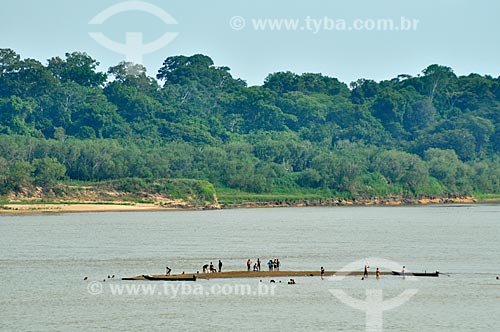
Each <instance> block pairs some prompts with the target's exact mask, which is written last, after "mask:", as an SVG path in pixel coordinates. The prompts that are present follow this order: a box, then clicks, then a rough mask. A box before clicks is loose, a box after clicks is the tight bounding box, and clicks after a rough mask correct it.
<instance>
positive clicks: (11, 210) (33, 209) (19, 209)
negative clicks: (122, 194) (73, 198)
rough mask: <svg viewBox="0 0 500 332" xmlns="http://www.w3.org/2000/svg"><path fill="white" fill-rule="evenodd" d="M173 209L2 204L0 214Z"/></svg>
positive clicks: (134, 205) (124, 206)
mask: <svg viewBox="0 0 500 332" xmlns="http://www.w3.org/2000/svg"><path fill="white" fill-rule="evenodd" d="M165 210H173V208H166V207H161V206H159V205H156V204H148V203H138V204H123V205H120V204H98V203H96V204H94V203H89V204H64V203H61V204H4V205H2V206H1V207H0V214H1V213H5V214H29V213H61V212H122V211H123V212H125V211H165Z"/></svg>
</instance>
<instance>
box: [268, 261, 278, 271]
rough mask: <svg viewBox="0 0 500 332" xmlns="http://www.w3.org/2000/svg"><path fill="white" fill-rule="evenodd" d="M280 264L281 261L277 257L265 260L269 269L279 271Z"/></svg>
mask: <svg viewBox="0 0 500 332" xmlns="http://www.w3.org/2000/svg"><path fill="white" fill-rule="evenodd" d="M280 265H281V263H280V260H279V259H278V258H275V259H274V260H272V259H270V260H269V262H267V267H268V268H269V271H279V270H280Z"/></svg>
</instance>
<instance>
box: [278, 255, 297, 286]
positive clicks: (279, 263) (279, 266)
mask: <svg viewBox="0 0 500 332" xmlns="http://www.w3.org/2000/svg"><path fill="white" fill-rule="evenodd" d="M280 264H281V263H280V260H279V259H277V258H276V271H279V270H280ZM294 283H295V281H294Z"/></svg>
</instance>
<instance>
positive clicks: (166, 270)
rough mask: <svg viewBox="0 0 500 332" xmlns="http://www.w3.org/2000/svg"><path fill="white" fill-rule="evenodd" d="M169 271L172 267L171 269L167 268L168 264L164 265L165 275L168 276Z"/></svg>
mask: <svg viewBox="0 0 500 332" xmlns="http://www.w3.org/2000/svg"><path fill="white" fill-rule="evenodd" d="M170 272H172V269H171V268H169V267H168V266H167V267H165V275H166V276H169V275H170Z"/></svg>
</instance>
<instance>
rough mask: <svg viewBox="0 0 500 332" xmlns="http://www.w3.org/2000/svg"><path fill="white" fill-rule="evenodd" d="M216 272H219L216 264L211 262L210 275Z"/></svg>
mask: <svg viewBox="0 0 500 332" xmlns="http://www.w3.org/2000/svg"><path fill="white" fill-rule="evenodd" d="M214 272H217V270H216V269H215V266H214V263H212V262H210V273H214Z"/></svg>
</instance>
